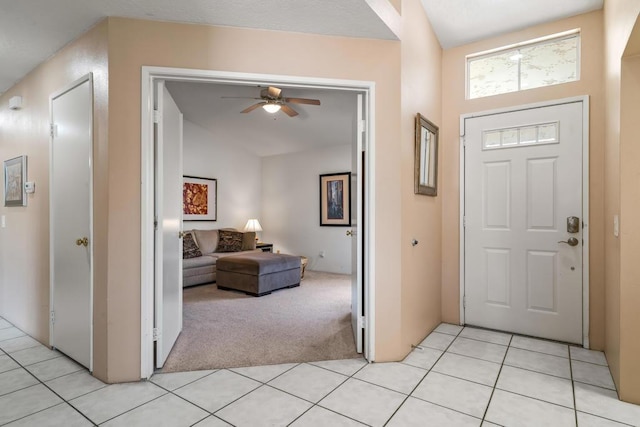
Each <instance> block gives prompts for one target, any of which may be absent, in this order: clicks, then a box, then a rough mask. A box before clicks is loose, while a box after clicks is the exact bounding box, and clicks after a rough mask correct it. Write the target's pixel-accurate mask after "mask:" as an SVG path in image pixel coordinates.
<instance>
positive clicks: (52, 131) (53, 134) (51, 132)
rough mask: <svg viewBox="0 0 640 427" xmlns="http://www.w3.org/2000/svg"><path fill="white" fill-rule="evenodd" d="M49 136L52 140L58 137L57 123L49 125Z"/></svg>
mask: <svg viewBox="0 0 640 427" xmlns="http://www.w3.org/2000/svg"><path fill="white" fill-rule="evenodd" d="M49 135H51V138H55V137H56V136H58V126H57V125H56V124H55V123H49Z"/></svg>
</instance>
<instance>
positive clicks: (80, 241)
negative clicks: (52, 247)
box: [76, 237, 89, 248]
mask: <svg viewBox="0 0 640 427" xmlns="http://www.w3.org/2000/svg"><path fill="white" fill-rule="evenodd" d="M76 245H78V246H84V247H85V248H86V247H87V246H89V238H87V237H83V238H82V239H77V240H76Z"/></svg>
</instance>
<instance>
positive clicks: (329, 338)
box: [141, 67, 373, 377]
mask: <svg viewBox="0 0 640 427" xmlns="http://www.w3.org/2000/svg"><path fill="white" fill-rule="evenodd" d="M223 76H224V77H223ZM269 88H271V89H269ZM269 91H273V93H269ZM276 91H278V92H280V93H278V94H277V95H276ZM271 95H274V98H273V99H272V98H270V96H271ZM372 97H373V86H372V84H369V83H367V82H351V81H350V82H344V81H333V80H331V81H329V80H317V79H315V80H314V79H299V78H292V77H279V76H254V75H251V76H248V75H236V74H234V73H215V72H206V71H191V70H173V69H158V68H152V67H145V69H144V70H143V111H142V117H143V122H142V129H143V131H142V133H143V135H142V139H143V189H144V188H146V189H147V191H146V192H145V191H144V190H143V193H144V194H143V235H142V236H141V238H142V243H143V254H144V255H143V260H144V259H146V260H147V262H146V263H144V268H143V310H142V312H143V319H142V329H143V330H142V349H143V351H142V368H143V369H142V372H143V377H145V376H149V375H150V374H151V373H153V369H157V368H160V367H162V366H165V369H167V371H177V370H194V369H211V368H223V367H234V365H237V366H236V367H240V366H251V365H259V364H260V365H263V364H275V363H286V362H294V361H313V360H314V358H315V359H318V360H322V359H325V360H326V359H330V358H343V357H342V356H343V355H352V356H357V355H358V353H363V355H364V357H365V358H367V359H369V360H373V352H372V351H371V350H372V348H373V343H372V342H371V339H370V337H372V333H371V329H370V328H369V327H368V326H369V319H372V312H371V311H369V307H371V303H370V302H371V298H372V295H371V292H370V290H371V276H370V274H368V273H369V268H368V266H369V263H368V260H369V259H370V257H371V255H372V254H371V249H370V248H371V247H372V241H371V239H372V237H373V236H371V235H370V233H369V230H370V229H371V226H372V223H373V217H372V215H371V214H370V211H369V205H370V198H369V197H367V196H368V195H369V194H370V193H371V192H372V186H373V180H372V179H369V175H370V173H369V172H370V170H371V169H370V165H371V164H372V163H373V162H372V158H373V152H372V150H371V147H372V145H373V144H372V142H373V129H372V126H371V125H370V123H371V120H370V117H371V114H372V111H371V108H370V106H371V105H372V103H373V102H372ZM316 100H317V101H318V103H319V104H320V105H317V103H316ZM272 101H275V102H273V103H279V104H281V105H280V109H281V110H280V111H279V112H276V113H269V112H267V111H264V110H266V109H265V108H261V107H263V105H265V104H270V103H272ZM154 111H155V112H154ZM145 147H146V149H147V150H148V151H146V150H145ZM365 148H367V149H365ZM145 160H146V161H145ZM365 171H366V173H365ZM145 178H146V179H145ZM327 180H328V181H329V182H327ZM145 181H146V184H145ZM324 187H326V188H327V189H328V190H329V191H328V193H327V191H325V192H324V194H323V191H322V190H323V188H324ZM185 188H194V189H198V188H200V189H203V190H205V192H206V196H207V202H206V203H204V204H202V205H203V206H204V209H205V211H206V213H205V215H202V213H203V212H197V211H193V212H192V211H188V212H187V211H185V210H184V209H185V204H184V202H185V200H186V199H185V197H187V198H188V196H185V190H184V189H185ZM323 203H324V204H327V205H329V204H331V203H333V204H334V205H332V206H333V207H335V206H337V207H338V208H339V209H338V213H339V215H337V216H336V211H331V212H327V210H326V209H325V212H324V217H323V211H322V209H321V206H322V204H323ZM176 206H178V207H179V208H178V209H177V210H176V209H175V208H176ZM340 209H342V210H344V211H340ZM185 212H187V213H185ZM149 214H151V217H152V218H153V222H152V223H149V221H148V220H147V221H145V220H144V218H145V217H146V218H148V217H149ZM198 214H200V215H198ZM332 219H333V220H334V221H333V224H332V221H331V220H332ZM254 220H257V222H258V223H259V225H257V228H256V224H255V221H254ZM336 220H337V221H336ZM341 220H342V221H341ZM234 234H235V236H236V237H238V239H240V238H241V239H242V240H243V241H242V243H239V245H240V246H239V247H238V248H235V249H234V248H231V249H230V248H228V247H227V244H228V243H229V242H228V239H229V238H230V236H231V237H233V235H234ZM194 243H195V247H196V248H197V249H196V252H197V250H199V251H200V253H196V254H195V255H194V256H192V255H193V254H190V255H189V256H188V257H187V256H185V257H184V258H183V254H184V253H185V250H189V248H192V249H194V247H193V246H194ZM254 258H255V259H254ZM281 259H284V261H282V260H281ZM150 260H153V267H152V264H151V262H149V261H150ZM212 260H213V265H214V266H215V267H214V268H212V263H211V261H212ZM220 260H222V262H220V264H219V265H218V261H220ZM256 260H257V261H256ZM274 260H275V261H274ZM281 261H282V262H285V263H286V262H288V263H289V264H291V263H292V262H293V263H294V264H295V263H297V265H295V266H293V264H291V265H289V267H291V266H293V267H294V268H298V273H297V274H298V275H299V276H300V277H299V278H297V279H296V278H293V275H294V274H293V273H291V272H288V270H287V269H288V267H283V266H276V267H269V266H268V265H267V264H269V265H272V264H273V263H274V262H275V263H276V264H278V263H280V262H281ZM243 263H249V264H252V265H253V264H255V265H253V266H250V267H247V266H246V265H245V266H243V265H242V264H243ZM283 265H284V264H283ZM269 268H272V269H273V268H275V270H273V271H272V270H269V271H268V272H267V273H269V275H268V280H265V277H267V276H264V275H263V273H265V272H266V270H265V269H269ZM283 270H287V271H283ZM303 274H304V277H302V275H303ZM287 275H288V277H285V276H287ZM289 281H291V283H289ZM245 282H247V283H248V285H247V283H245ZM254 282H255V283H254ZM258 282H259V283H260V285H258V284H257V283H258ZM267 282H268V283H269V284H268V285H264V284H265V283H267ZM294 282H296V283H294ZM245 285H246V286H249V288H246V287H245ZM252 286H254V287H255V289H254V288H252ZM264 286H267V287H264ZM256 290H258V292H257V294H264V295H263V296H259V297H257V296H254V295H255V294H256V292H254V291H256ZM263 291H268V292H263ZM269 292H270V293H269ZM332 310H333V314H331V311H332ZM322 322H326V327H324V328H323V327H322V326H321V325H322ZM332 328H333V329H332ZM332 330H333V331H332ZM314 331H315V332H314ZM216 334H217V335H216ZM270 334H273V339H269V338H268V337H269V335H270ZM210 335H211V336H210ZM296 337H298V338H296ZM347 337H348V338H349V339H347ZM349 340H351V343H349ZM286 343H288V345H287V344H286ZM349 347H350V348H349ZM287 349H288V350H289V351H288V350H287ZM332 349H333V350H332ZM327 351H328V352H327ZM332 351H334V353H332ZM335 351H337V353H336V352H335ZM216 353H217V356H216ZM332 354H333V356H332ZM218 356H220V357H218ZM287 357H289V360H287ZM296 358H301V359H300V360H296ZM216 365H217V366H216Z"/></svg>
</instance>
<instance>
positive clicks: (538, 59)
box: [466, 30, 580, 99]
mask: <svg viewBox="0 0 640 427" xmlns="http://www.w3.org/2000/svg"><path fill="white" fill-rule="evenodd" d="M579 79H580V30H571V31H568V32H564V33H560V34H555V35H552V36H548V37H544V38H540V39H535V40H530V41H526V42H523V43H517V44H514V45H510V46H505V47H501V48H498V49H493V50H490V51H485V52H478V53H475V54H472V55H468V56H467V80H466V81H467V99H474V98H482V97H486V96H492V95H499V94H502V93H509V92H517V91H521V90H526V89H533V88H538V87H543V86H551V85H556V84H561V83H567V82H572V81H576V80H579Z"/></svg>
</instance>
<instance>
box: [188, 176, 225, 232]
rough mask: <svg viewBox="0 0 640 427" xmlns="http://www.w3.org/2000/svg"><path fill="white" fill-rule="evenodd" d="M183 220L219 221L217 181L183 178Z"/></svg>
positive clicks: (194, 177)
mask: <svg viewBox="0 0 640 427" xmlns="http://www.w3.org/2000/svg"><path fill="white" fill-rule="evenodd" d="M182 219H183V220H184V221H217V219H218V180H217V179H213V178H202V177H198V176H186V175H185V176H183V177H182Z"/></svg>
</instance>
